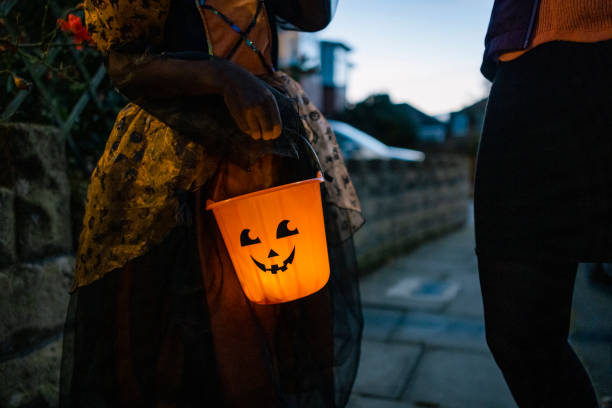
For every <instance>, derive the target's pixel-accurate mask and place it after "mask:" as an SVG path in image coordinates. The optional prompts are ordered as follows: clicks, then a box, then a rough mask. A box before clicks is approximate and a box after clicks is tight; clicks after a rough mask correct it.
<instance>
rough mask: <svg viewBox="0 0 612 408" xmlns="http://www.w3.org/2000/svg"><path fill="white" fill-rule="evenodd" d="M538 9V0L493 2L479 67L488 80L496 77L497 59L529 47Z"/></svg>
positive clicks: (502, 0) (500, 0) (501, 0)
mask: <svg viewBox="0 0 612 408" xmlns="http://www.w3.org/2000/svg"><path fill="white" fill-rule="evenodd" d="M539 5H540V0H495V3H494V4H493V11H492V12H491V20H489V28H488V30H487V36H486V37H485V52H484V58H483V61H482V65H481V67H480V71H481V72H482V74H483V75H484V76H485V77H487V78H488V79H489V80H493V77H495V71H496V69H497V64H498V60H497V58H498V57H499V56H500V55H501V54H503V53H505V52H507V51H517V50H524V49H525V48H527V47H528V46H529V43H530V42H531V37H532V34H533V27H534V25H535V22H536V18H537V15H538V8H539Z"/></svg>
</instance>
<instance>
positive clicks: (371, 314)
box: [363, 307, 404, 341]
mask: <svg viewBox="0 0 612 408" xmlns="http://www.w3.org/2000/svg"><path fill="white" fill-rule="evenodd" d="M403 317H404V312H402V311H400V310H391V309H378V308H371V307H364V308H363V323H364V324H363V338H364V339H367V340H379V341H385V340H387V339H388V338H389V337H390V336H391V334H392V333H393V332H394V331H395V330H397V328H398V327H399V324H400V323H401V321H402V318H403Z"/></svg>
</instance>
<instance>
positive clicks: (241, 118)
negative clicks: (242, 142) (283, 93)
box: [223, 68, 282, 140]
mask: <svg viewBox="0 0 612 408" xmlns="http://www.w3.org/2000/svg"><path fill="white" fill-rule="evenodd" d="M226 79H227V80H226V83H225V87H224V93H223V98H224V100H225V104H226V105H227V108H228V109H229V112H230V114H231V115H232V117H233V118H234V120H235V121H236V124H237V125H238V127H239V128H240V130H242V131H243V132H244V133H247V134H249V135H250V136H251V137H252V138H253V139H255V140H259V139H263V140H271V139H276V138H277V137H278V136H280V133H281V129H282V123H281V118H280V113H279V111H278V106H277V104H276V99H275V98H274V96H273V95H272V92H270V90H269V89H268V88H267V87H266V86H265V85H264V83H263V82H262V81H261V80H260V79H258V78H257V77H256V76H254V75H252V74H251V73H249V72H248V71H245V70H243V69H240V68H239V69H235V70H231V72H230V73H229V75H227V77H226Z"/></svg>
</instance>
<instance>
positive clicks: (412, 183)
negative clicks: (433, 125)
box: [0, 124, 470, 408]
mask: <svg viewBox="0 0 612 408" xmlns="http://www.w3.org/2000/svg"><path fill="white" fill-rule="evenodd" d="M64 146H65V143H64V141H63V139H62V137H61V134H60V133H59V131H58V130H57V129H55V128H52V127H43V126H36V125H29V124H28V125H26V124H3V125H0V407H2V408H4V407H7V408H8V407H14V408H17V407H19V408H23V407H29V408H35V407H54V406H56V405H57V393H58V380H59V362H60V355H61V332H62V325H63V322H64V318H65V313H66V307H67V303H68V298H69V296H68V290H69V287H70V283H71V278H72V269H73V267H74V258H73V248H74V241H73V238H74V236H75V235H76V234H78V226H80V220H81V218H82V216H83V215H82V213H83V200H84V197H83V196H84V193H85V185H86V183H85V184H84V183H83V180H78V179H77V180H74V179H73V180H71V181H69V180H68V177H67V169H66V154H65V148H64ZM347 165H348V167H349V171H350V172H351V175H352V178H353V181H354V183H355V186H356V188H357V191H358V193H359V196H360V199H361V203H362V206H363V210H364V213H365V216H366V218H367V223H366V225H365V226H364V227H363V228H362V229H361V230H360V231H359V232H358V234H357V236H356V238H355V243H356V248H357V251H358V252H357V253H358V254H359V255H358V256H359V261H360V265H361V266H362V268H363V269H367V268H370V267H372V266H375V265H377V264H380V263H381V262H384V261H385V260H386V259H388V258H389V257H391V256H393V255H395V254H398V253H400V252H402V251H404V250H406V249H408V248H410V247H412V246H414V245H416V244H418V243H419V242H421V241H423V240H425V239H427V238H429V237H432V236H435V235H438V234H442V233H444V232H446V231H448V230H451V229H453V228H457V227H458V226H460V225H461V224H463V223H464V222H465V217H466V214H467V203H468V191H469V184H470V183H469V173H468V172H469V160H468V159H466V158H464V157H462V156H452V155H441V154H436V155H434V154H432V155H430V156H429V157H428V159H427V160H426V161H425V162H424V163H420V164H415V163H406V162H399V161H380V160H370V161H350V160H349V161H348V162H347ZM71 185H72V187H71ZM71 190H72V197H71ZM71 218H72V222H71ZM71 226H72V228H71Z"/></svg>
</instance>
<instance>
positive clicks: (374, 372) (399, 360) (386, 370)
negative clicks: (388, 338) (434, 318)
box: [353, 340, 422, 399]
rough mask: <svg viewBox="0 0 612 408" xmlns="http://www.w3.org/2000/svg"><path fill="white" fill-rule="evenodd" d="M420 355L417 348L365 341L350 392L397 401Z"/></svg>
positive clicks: (420, 350) (418, 347) (419, 350)
mask: <svg viewBox="0 0 612 408" xmlns="http://www.w3.org/2000/svg"><path fill="white" fill-rule="evenodd" d="M421 352H422V347H420V346H412V345H399V344H390V343H383V342H376V341H368V340H366V341H364V342H363V343H362V344H361V361H360V362H359V370H358V372H357V379H356V380H355V386H354V387H353V392H354V393H357V394H362V396H371V397H381V398H385V399H397V398H399V397H400V396H401V394H402V391H403V390H404V387H405V385H406V382H407V381H408V380H409V378H410V374H411V373H412V371H413V370H414V368H415V366H416V364H417V362H418V360H419V357H420V356H421Z"/></svg>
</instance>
